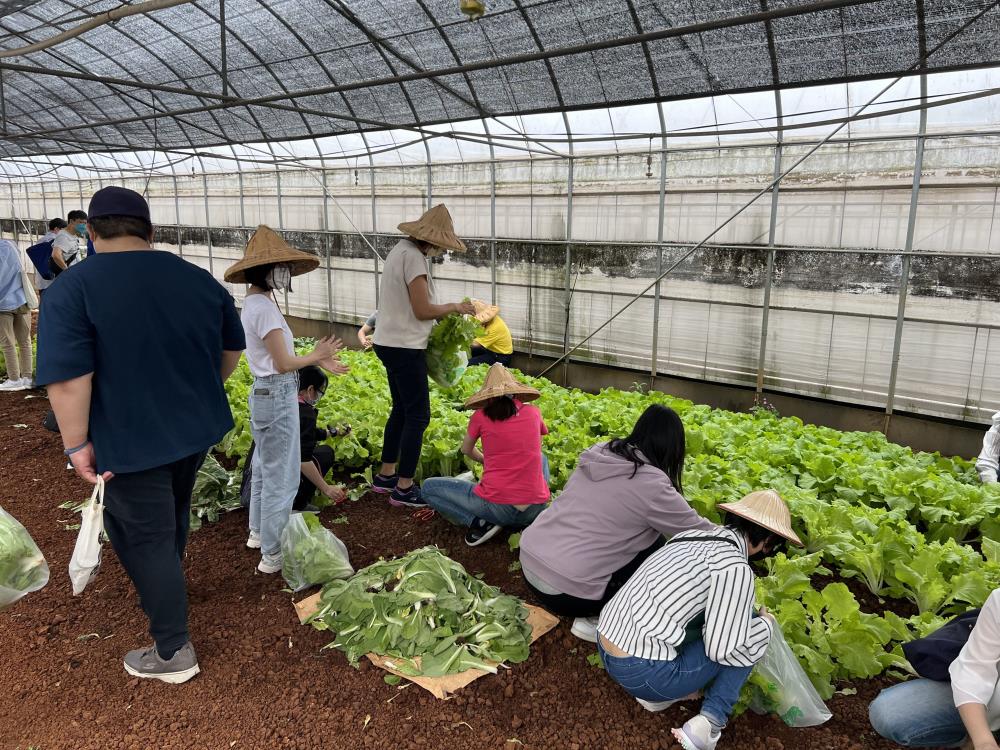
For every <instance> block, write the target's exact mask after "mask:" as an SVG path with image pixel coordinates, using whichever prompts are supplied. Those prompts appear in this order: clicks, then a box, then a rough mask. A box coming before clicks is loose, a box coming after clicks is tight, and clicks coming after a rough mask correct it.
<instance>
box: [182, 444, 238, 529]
mask: <svg viewBox="0 0 1000 750" xmlns="http://www.w3.org/2000/svg"><path fill="white" fill-rule="evenodd" d="M247 449H248V450H249V445H248V446H247ZM238 477H239V475H238V474H237V473H232V474H231V473H230V472H228V471H226V470H225V469H224V468H222V466H221V465H220V464H219V462H218V461H216V460H215V457H214V456H212V455H211V454H209V455H208V456H206V457H205V462H204V463H203V464H202V465H201V468H200V469H198V477H197V479H195V481H194V491H193V492H192V493H191V531H197V530H198V529H200V528H201V524H202V522H203V521H208V522H209V523H215V522H216V521H218V520H219V516H221V515H222V514H223V513H225V512H227V511H230V510H236V509H237V508H239V507H240V480H239V478H238Z"/></svg>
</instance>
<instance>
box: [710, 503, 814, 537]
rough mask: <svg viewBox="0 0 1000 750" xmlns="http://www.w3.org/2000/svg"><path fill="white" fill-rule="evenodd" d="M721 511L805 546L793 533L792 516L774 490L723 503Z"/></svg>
mask: <svg viewBox="0 0 1000 750" xmlns="http://www.w3.org/2000/svg"><path fill="white" fill-rule="evenodd" d="M716 507H717V508H718V509H719V510H724V511H726V512H727V513H732V514H733V515H734V516H739V517H740V518H745V519H747V520H748V521H753V522H754V523H755V524H757V525H758V526H763V527H764V528H765V529H767V530H768V531H773V532H774V533H775V534H778V535H780V536H783V537H785V539H787V540H789V541H790V542H792V543H794V544H797V545H799V546H800V547H802V546H803V544H802V540H801V539H799V535H798V534H796V533H795V532H794V531H792V514H791V513H790V512H789V510H788V506H787V505H786V504H785V501H784V500H782V499H781V495H779V494H778V493H777V492H775V491H774V490H758V491H757V492H751V493H750V494H749V495H747V496H746V497H744V498H743V499H742V500H740V501H739V502H738V503H721V504H720V505H718V506H716Z"/></svg>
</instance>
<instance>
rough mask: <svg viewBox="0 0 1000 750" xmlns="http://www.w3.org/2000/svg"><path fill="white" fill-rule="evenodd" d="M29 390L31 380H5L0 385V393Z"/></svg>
mask: <svg viewBox="0 0 1000 750" xmlns="http://www.w3.org/2000/svg"><path fill="white" fill-rule="evenodd" d="M29 388H31V380H30V379H29V380H24V379H23V378H21V379H19V380H7V381H6V382H3V383H0V391H26V390H28V389H29Z"/></svg>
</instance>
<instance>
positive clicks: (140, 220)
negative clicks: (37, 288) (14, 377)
mask: <svg viewBox="0 0 1000 750" xmlns="http://www.w3.org/2000/svg"><path fill="white" fill-rule="evenodd" d="M88 216H89V218H88V221H87V232H88V234H89V236H90V238H91V239H92V240H93V242H94V245H95V246H96V249H97V254H96V255H95V256H94V257H92V258H91V259H90V260H88V261H87V262H86V263H80V264H78V265H74V266H72V267H70V268H69V269H68V270H67V271H66V272H64V273H63V274H62V275H61V277H60V280H59V283H58V284H55V285H53V286H52V287H50V288H49V289H48V291H47V292H46V293H45V309H44V312H42V313H41V315H40V318H39V322H38V352H39V357H38V383H39V385H47V386H48V393H49V400H50V401H51V402H52V409H53V411H55V415H56V418H57V420H58V423H59V431H60V433H61V435H62V440H63V445H64V446H65V448H66V451H65V452H66V455H67V456H69V458H70V461H72V463H73V466H74V468H75V469H76V471H77V473H78V474H79V475H80V476H81V477H83V478H84V479H85V480H87V481H88V482H90V483H92V484H96V483H97V480H98V477H99V476H101V477H103V479H104V481H105V482H106V483H107V488H106V491H105V510H104V527H105V531H106V532H107V535H108V538H109V539H110V540H111V544H112V546H113V547H114V549H115V552H116V553H117V555H118V558H119V559H120V560H121V563H122V566H123V567H124V568H125V571H126V572H127V573H128V575H129V577H130V578H131V579H132V582H133V583H134V584H135V587H136V590H137V591H138V592H139V597H140V599H141V602H142V608H143V610H144V611H145V612H146V615H147V616H148V617H149V632H150V635H151V636H152V637H153V640H154V645H153V646H152V647H149V648H145V649H139V650H137V651H130V652H129V653H128V654H127V655H126V656H125V670H126V671H127V672H128V673H129V674H131V675H134V676H136V677H149V678H154V679H158V680H162V681H164V682H169V683H175V684H176V683H181V682H185V681H187V680H189V679H191V678H192V677H194V675H196V674H197V673H198V672H199V667H198V659H197V657H196V655H195V651H194V648H193V647H192V645H191V641H190V637H189V634H188V628H187V591H186V588H185V582H184V571H183V569H182V561H183V559H184V546H185V543H186V542H187V532H188V517H189V513H190V506H191V491H192V489H193V487H194V481H195V477H196V475H197V472H198V469H199V467H200V466H201V463H202V461H203V460H204V458H205V454H206V452H207V451H208V450H209V449H210V448H211V447H212V446H213V445H215V444H216V443H218V442H219V440H221V439H222V437H223V436H224V435H225V434H226V433H227V432H228V431H229V430H230V429H231V428H232V426H233V419H232V414H231V412H230V410H229V404H228V402H227V400H226V393H225V389H224V387H223V383H224V381H225V380H226V378H228V377H229V376H230V374H232V372H233V370H234V369H235V368H236V365H237V363H238V362H239V358H240V352H241V351H242V350H243V349H244V347H245V345H246V342H245V340H244V336H243V327H242V325H241V324H240V319H239V316H238V315H237V313H236V307H235V305H234V303H233V298H232V296H231V295H230V294H229V293H228V292H227V291H226V290H225V289H223V287H222V286H221V285H220V284H219V283H218V282H217V281H216V280H215V279H214V278H212V276H211V275H210V274H209V273H208V272H207V271H204V270H203V269H201V268H198V267H197V266H194V265H192V264H190V263H188V262H187V261H185V260H182V259H181V258H179V257H177V256H175V255H172V254H171V253H168V252H161V251H157V250H153V249H152V247H151V243H152V239H153V227H152V223H151V220H150V216H149V206H148V205H147V203H146V201H145V200H144V199H143V197H142V196H141V195H139V194H138V193H135V192H133V191H131V190H126V189H125V188H121V187H108V188H104V189H103V190H99V191H98V192H97V193H95V194H94V196H93V198H92V199H91V201H90V210H89V212H88Z"/></svg>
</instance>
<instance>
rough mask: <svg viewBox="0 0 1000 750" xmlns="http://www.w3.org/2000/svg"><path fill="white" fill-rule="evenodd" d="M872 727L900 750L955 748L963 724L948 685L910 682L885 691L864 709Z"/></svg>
mask: <svg viewBox="0 0 1000 750" xmlns="http://www.w3.org/2000/svg"><path fill="white" fill-rule="evenodd" d="M868 720H869V721H871V724H872V727H874V729H875V731H876V732H878V733H879V734H880V735H882V736H883V737H885V738H886V739H887V740H891V741H892V742H895V743H896V744H897V745H902V746H903V747H959V746H961V744H962V743H963V742H965V737H966V732H965V725H964V724H963V723H962V717H961V716H959V715H958V709H957V708H955V701H954V699H953V697H952V693H951V683H950V682H937V681H935V680H924V679H917V680H910V681H909V682H903V683H900V684H899V685H893V686H892V687H891V688H886V689H885V690H883V691H882V692H881V693H879V695H878V697H877V698H876V699H875V700H873V701H872V704H871V706H869V707H868Z"/></svg>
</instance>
